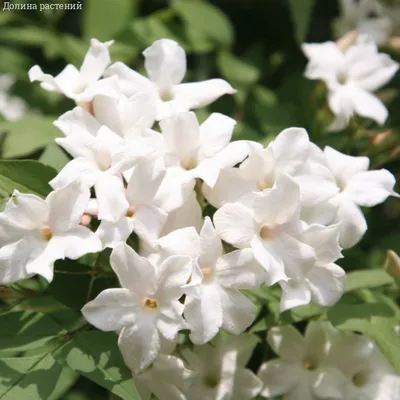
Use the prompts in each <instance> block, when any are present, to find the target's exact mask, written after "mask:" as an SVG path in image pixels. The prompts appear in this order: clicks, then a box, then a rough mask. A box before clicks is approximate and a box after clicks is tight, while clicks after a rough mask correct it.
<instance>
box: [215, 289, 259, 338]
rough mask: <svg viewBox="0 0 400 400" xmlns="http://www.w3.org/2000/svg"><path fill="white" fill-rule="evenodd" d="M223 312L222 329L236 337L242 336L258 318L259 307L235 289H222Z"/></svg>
mask: <svg viewBox="0 0 400 400" xmlns="http://www.w3.org/2000/svg"><path fill="white" fill-rule="evenodd" d="M219 293H220V298H221V305H222V310H223V324H222V327H223V328H224V329H225V330H226V331H228V332H229V333H232V334H234V335H240V334H241V333H242V332H243V331H244V330H245V329H246V328H248V327H249V326H250V325H251V324H252V323H253V321H254V319H255V318H256V314H257V306H256V305H255V304H253V303H252V302H251V301H250V300H249V299H248V298H247V297H246V296H245V295H244V294H242V293H240V292H239V291H238V290H235V289H225V288H221V289H220V292H219Z"/></svg>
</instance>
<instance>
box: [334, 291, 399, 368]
mask: <svg viewBox="0 0 400 400" xmlns="http://www.w3.org/2000/svg"><path fill="white" fill-rule="evenodd" d="M368 294H369V296H370V297H371V299H370V300H373V302H368V303H365V304H356V305H344V304H338V305H336V306H334V307H332V309H331V310H329V312H328V319H329V320H330V321H331V322H332V324H333V325H334V326H336V327H337V328H338V329H340V330H342V331H355V332H360V333H363V334H365V335H368V336H369V337H371V338H372V339H373V340H375V342H376V343H377V344H378V346H379V347H380V349H381V351H382V353H383V354H384V355H385V356H386V358H387V359H388V360H389V361H390V362H391V364H392V365H393V367H394V369H395V370H396V372H397V373H400V337H399V336H398V335H397V333H396V331H395V326H396V325H397V324H398V321H399V319H400V311H399V309H398V307H397V305H396V304H395V303H394V302H393V301H392V300H391V299H389V298H388V297H386V296H383V295H378V294H372V292H368Z"/></svg>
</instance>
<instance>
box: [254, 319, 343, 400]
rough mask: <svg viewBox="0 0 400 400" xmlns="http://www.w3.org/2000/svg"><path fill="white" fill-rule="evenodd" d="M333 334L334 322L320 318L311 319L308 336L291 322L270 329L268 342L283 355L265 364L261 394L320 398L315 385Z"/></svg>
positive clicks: (308, 399) (290, 398)
mask: <svg viewBox="0 0 400 400" xmlns="http://www.w3.org/2000/svg"><path fill="white" fill-rule="evenodd" d="M331 334H332V332H331V327H330V324H329V323H325V322H320V321H311V322H309V324H308V326H307V328H306V332H305V336H302V335H301V334H300V333H299V331H298V330H297V329H295V328H294V327H293V326H291V325H285V326H279V327H273V328H272V329H270V330H269V332H268V336H267V340H268V343H269V345H270V346H271V347H272V349H273V350H274V352H275V353H276V354H277V355H278V356H279V357H280V358H278V359H275V360H271V361H268V362H265V363H264V364H262V365H261V367H260V370H259V371H258V377H259V378H260V379H261V380H262V381H263V383H264V388H263V390H262V391H261V395H262V396H265V397H268V398H269V397H275V396H278V395H282V394H284V395H285V399H286V400H299V399H301V400H317V396H316V394H315V390H314V386H315V384H316V381H317V379H318V377H319V374H320V373H321V371H324V368H325V366H324V365H325V364H324V360H325V358H326V356H327V354H328V351H329V347H330V341H329V339H330V336H331ZM346 400H347V399H346Z"/></svg>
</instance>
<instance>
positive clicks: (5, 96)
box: [0, 74, 26, 121]
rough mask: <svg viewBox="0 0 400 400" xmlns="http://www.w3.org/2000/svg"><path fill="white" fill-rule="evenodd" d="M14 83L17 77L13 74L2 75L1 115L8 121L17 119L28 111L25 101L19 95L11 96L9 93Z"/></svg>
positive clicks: (0, 84) (0, 87) (0, 83)
mask: <svg viewBox="0 0 400 400" xmlns="http://www.w3.org/2000/svg"><path fill="white" fill-rule="evenodd" d="M14 83H15V78H14V77H13V76H12V75H9V74H2V75H0V116H2V117H3V118H4V119H6V120H7V121H17V120H19V119H21V118H22V117H23V116H24V114H25V112H26V105H25V103H24V101H23V100H22V99H20V98H19V97H16V96H10V95H9V93H8V92H9V90H10V88H11V87H12V85H14Z"/></svg>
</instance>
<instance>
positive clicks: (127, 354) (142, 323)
mask: <svg viewBox="0 0 400 400" xmlns="http://www.w3.org/2000/svg"><path fill="white" fill-rule="evenodd" d="M118 346H119V349H120V351H121V354H122V356H123V358H124V361H125V364H126V365H127V366H128V367H129V368H130V369H131V370H132V371H133V372H135V373H139V372H140V371H142V370H143V369H145V368H147V367H148V366H149V365H150V364H151V363H152V362H153V361H154V360H155V359H156V357H157V355H158V353H159V351H160V336H159V333H158V330H157V329H156V326H155V320H154V318H151V319H150V318H148V319H145V318H143V316H142V318H141V319H140V320H138V321H137V323H136V324H135V325H133V326H126V327H124V328H122V330H121V333H120V335H119V338H118Z"/></svg>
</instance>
